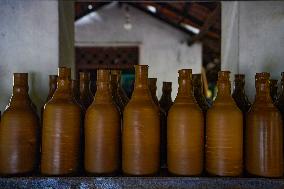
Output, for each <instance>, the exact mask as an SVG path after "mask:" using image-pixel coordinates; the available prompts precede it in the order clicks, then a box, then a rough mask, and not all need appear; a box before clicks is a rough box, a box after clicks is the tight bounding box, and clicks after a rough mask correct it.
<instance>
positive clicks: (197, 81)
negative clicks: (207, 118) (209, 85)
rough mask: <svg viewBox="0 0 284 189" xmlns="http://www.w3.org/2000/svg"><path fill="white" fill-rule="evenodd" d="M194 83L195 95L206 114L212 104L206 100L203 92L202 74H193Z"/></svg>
mask: <svg viewBox="0 0 284 189" xmlns="http://www.w3.org/2000/svg"><path fill="white" fill-rule="evenodd" d="M192 81H193V82H192V83H193V92H194V97H195V100H196V102H197V104H198V105H199V107H200V108H201V110H202V112H203V113H204V115H206V112H207V110H208V109H209V107H210V104H209V103H208V101H207V100H206V98H205V96H204V93H203V84H202V78H201V74H192Z"/></svg>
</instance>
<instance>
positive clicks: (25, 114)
mask: <svg viewBox="0 0 284 189" xmlns="http://www.w3.org/2000/svg"><path fill="white" fill-rule="evenodd" d="M28 90H29V89H28V74H27V73H14V86H13V94H12V97H11V99H10V103H9V105H8V107H7V108H6V110H5V111H4V113H3V116H2V121H1V127H0V174H2V175H12V174H25V173H30V172H33V171H35V168H36V166H37V163H38V158H39V157H38V155H39V154H38V152H39V148H38V144H39V143H38V142H39V140H38V139H39V138H38V134H39V124H38V118H37V116H36V114H35V112H34V110H33V109H32V106H31V103H30V100H29V94H28Z"/></svg>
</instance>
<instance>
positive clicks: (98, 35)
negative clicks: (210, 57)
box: [75, 4, 202, 98]
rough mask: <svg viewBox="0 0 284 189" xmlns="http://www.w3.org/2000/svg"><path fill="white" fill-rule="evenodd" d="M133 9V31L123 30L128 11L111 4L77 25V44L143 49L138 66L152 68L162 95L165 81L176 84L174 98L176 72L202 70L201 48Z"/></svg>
mask: <svg viewBox="0 0 284 189" xmlns="http://www.w3.org/2000/svg"><path fill="white" fill-rule="evenodd" d="M129 8H130V12H129V14H130V19H131V23H132V29H131V30H130V31H127V30H125V29H124V28H123V24H124V23H125V12H124V9H123V8H118V7H117V6H112V4H110V5H107V6H106V7H103V8H102V9H100V10H98V11H97V13H98V15H99V18H100V19H101V20H100V19H98V20H97V19H95V16H90V15H89V16H87V17H83V18H82V19H80V20H78V21H77V22H76V23H75V45H78V46H80V45H81V46H84V45H87V46H90V45H93V46H97V45H103V46H108V45H125V44H126V45H127V44H130V45H131V44H134V45H139V46H140V60H139V64H147V65H149V68H150V69H149V77H157V78H158V82H157V85H158V92H157V95H158V96H159V97H160V96H161V93H162V89H161V88H162V82H163V81H172V82H173V93H172V96H173V98H174V97H175V96H176V93H177V88H178V84H177V77H178V74H177V71H178V70H179V69H182V68H191V69H193V72H194V73H199V72H200V71H201V65H202V59H201V57H202V56H201V55H202V54H201V53H202V46H201V44H194V45H193V46H191V47H189V46H188V45H187V44H186V43H185V41H186V40H187V39H188V37H189V36H188V35H187V34H185V33H183V32H181V31H178V30H176V29H175V28H173V27H171V26H169V25H168V24H165V23H163V22H161V21H160V20H158V19H155V18H153V17H151V16H149V15H147V14H145V13H143V12H141V11H139V10H137V9H135V8H133V7H129Z"/></svg>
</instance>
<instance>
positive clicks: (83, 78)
mask: <svg viewBox="0 0 284 189" xmlns="http://www.w3.org/2000/svg"><path fill="white" fill-rule="evenodd" d="M79 75H80V100H81V102H82V103H83V106H84V109H88V107H89V106H90V105H91V104H92V102H93V94H92V92H91V89H90V73H89V72H80V73H79Z"/></svg>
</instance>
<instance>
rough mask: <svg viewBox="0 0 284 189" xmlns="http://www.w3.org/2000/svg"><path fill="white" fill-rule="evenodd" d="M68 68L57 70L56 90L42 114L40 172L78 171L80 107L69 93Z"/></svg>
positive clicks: (59, 173)
mask: <svg viewBox="0 0 284 189" xmlns="http://www.w3.org/2000/svg"><path fill="white" fill-rule="evenodd" d="M70 75H71V69H70V68H65V67H61V68H59V70H58V82H57V89H56V91H55V93H54V95H53V97H52V99H51V100H50V101H48V102H47V104H46V105H45V108H44V113H43V128H42V157H41V173H42V174H45V175H67V174H74V173H76V172H77V170H78V168H79V161H80V151H81V150H80V145H81V144H80V141H81V139H80V136H81V108H80V106H79V105H78V104H77V103H76V102H75V100H74V98H73V96H72V91H71V79H70Z"/></svg>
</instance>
